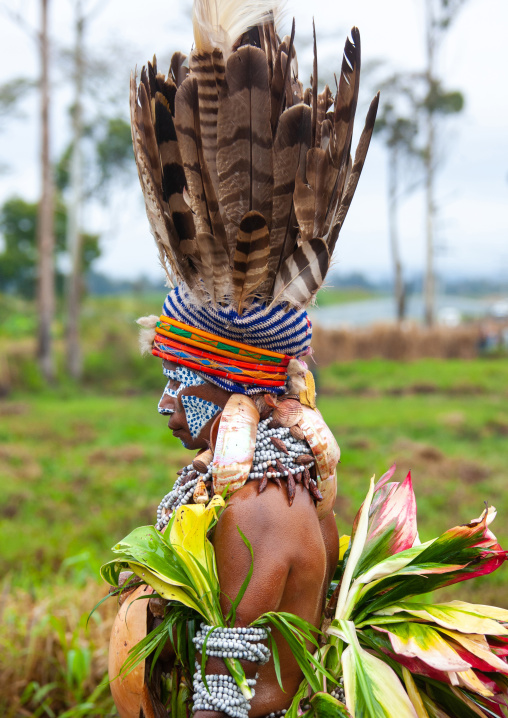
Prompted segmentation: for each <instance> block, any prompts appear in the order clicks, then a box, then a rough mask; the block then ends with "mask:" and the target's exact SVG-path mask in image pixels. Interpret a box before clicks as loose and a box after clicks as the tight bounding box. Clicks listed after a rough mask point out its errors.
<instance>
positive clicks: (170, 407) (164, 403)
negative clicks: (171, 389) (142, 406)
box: [157, 390, 175, 414]
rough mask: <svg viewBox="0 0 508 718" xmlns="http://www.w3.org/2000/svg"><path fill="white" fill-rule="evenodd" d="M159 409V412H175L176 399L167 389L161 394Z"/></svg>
mask: <svg viewBox="0 0 508 718" xmlns="http://www.w3.org/2000/svg"><path fill="white" fill-rule="evenodd" d="M157 409H158V411H159V414H173V413H174V411H175V399H174V398H173V397H172V396H170V395H169V394H168V393H167V392H166V390H164V393H163V395H162V396H161V399H160V401H159V405H158V407H157Z"/></svg>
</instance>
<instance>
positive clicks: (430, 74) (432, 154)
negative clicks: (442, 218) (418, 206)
mask: <svg viewBox="0 0 508 718" xmlns="http://www.w3.org/2000/svg"><path fill="white" fill-rule="evenodd" d="M465 2H466V0H424V3H425V47H426V69H425V73H424V81H425V85H426V91H425V98H424V101H423V103H422V109H423V111H424V116H425V148H424V154H423V158H424V165H425V202H426V261H425V290H424V291H425V323H426V324H427V325H429V326H431V325H432V324H433V323H434V320H435V267H434V258H435V257H434V255H435V231H436V230H435V227H436V211H437V207H436V201H435V171H436V165H437V147H436V145H437V129H438V128H437V121H438V118H439V115H440V114H441V115H442V114H449V113H450V112H460V110H461V109H462V107H463V104H464V98H463V96H462V95H461V93H460V92H446V91H445V90H443V88H442V86H441V82H440V81H439V79H438V78H437V70H436V65H437V56H438V52H439V49H440V47H441V45H442V43H443V40H444V39H445V37H446V33H447V31H448V30H449V29H450V27H451V25H452V23H453V21H454V20H455V18H456V16H457V14H458V12H459V10H460V9H461V7H462V5H464V3H465Z"/></svg>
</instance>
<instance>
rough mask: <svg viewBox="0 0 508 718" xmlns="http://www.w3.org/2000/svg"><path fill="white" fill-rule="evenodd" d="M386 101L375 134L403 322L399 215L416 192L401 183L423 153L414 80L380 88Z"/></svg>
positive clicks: (398, 78) (404, 78) (400, 78)
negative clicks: (404, 198) (380, 146)
mask: <svg viewBox="0 0 508 718" xmlns="http://www.w3.org/2000/svg"><path fill="white" fill-rule="evenodd" d="M379 89H380V90H381V96H382V97H383V98H384V102H383V103H382V109H381V113H380V114H379V115H378V117H377V119H376V125H375V128H374V132H375V134H377V135H378V136H381V137H382V139H383V141H384V143H385V146H386V150H387V159H388V232H389V237H390V251H391V256H392V265H393V278H394V281H393V284H394V296H395V306H396V312H397V321H399V322H400V321H402V320H403V319H404V316H405V310H406V290H405V286H406V285H405V282H404V276H403V269H402V260H401V253H400V244H399V232H398V212H399V202H400V199H401V195H402V194H403V193H404V191H406V192H407V191H408V190H409V189H414V184H413V185H412V186H408V184H407V182H406V183H405V185H404V183H403V182H402V177H401V175H402V174H403V172H404V170H405V169H406V168H407V167H408V166H409V165H411V164H413V162H414V160H415V159H419V157H420V151H419V148H418V146H417V144H416V137H417V134H418V122H417V119H416V118H417V106H418V99H417V97H416V95H415V94H414V90H413V78H412V77H411V76H409V75H404V74H401V73H397V74H395V75H392V76H391V77H389V78H388V79H387V80H385V81H384V82H383V83H382V84H381V86H380V88H379Z"/></svg>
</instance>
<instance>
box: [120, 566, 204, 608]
mask: <svg viewBox="0 0 508 718" xmlns="http://www.w3.org/2000/svg"><path fill="white" fill-rule="evenodd" d="M129 566H130V568H131V569H132V570H133V571H134V573H135V574H136V576H139V577H140V578H142V579H143V581H145V583H147V584H148V585H149V586H151V587H152V588H153V589H155V590H156V591H157V593H158V594H159V596H161V597H162V598H165V599H167V600H168V601H178V602H179V603H183V604H184V606H188V607H189V608H193V609H194V610H195V611H197V612H198V613H200V614H201V615H202V616H203V617H204V618H208V616H204V614H203V611H202V608H201V606H200V604H199V603H198V602H196V600H194V599H195V597H192V596H191V595H190V590H189V589H187V590H185V589H183V588H182V587H181V586H176V585H173V584H170V583H167V582H166V581H162V580H161V579H160V578H159V577H158V576H156V575H155V574H154V573H152V572H151V571H150V570H149V569H147V568H146V567H145V566H142V565H141V564H135V563H129Z"/></svg>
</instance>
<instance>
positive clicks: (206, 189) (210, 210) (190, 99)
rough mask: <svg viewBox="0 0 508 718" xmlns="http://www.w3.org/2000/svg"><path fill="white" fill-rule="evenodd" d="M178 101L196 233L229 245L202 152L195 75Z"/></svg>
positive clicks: (178, 123) (181, 90) (179, 131)
mask: <svg viewBox="0 0 508 718" xmlns="http://www.w3.org/2000/svg"><path fill="white" fill-rule="evenodd" d="M175 104H176V117H175V126H176V133H177V137H178V145H179V147H180V152H181V155H182V162H183V166H184V170H185V177H186V180H187V191H188V193H189V202H190V206H191V209H192V211H193V212H194V223H195V225H196V233H197V234H201V233H205V234H207V233H211V234H213V236H214V237H215V239H216V241H217V242H219V243H221V244H222V245H223V246H226V244H225V243H226V233H225V229H224V224H223V222H222V218H221V215H220V211H219V205H218V202H217V197H216V195H215V190H214V188H213V184H212V181H211V179H210V173H209V171H208V168H207V165H206V162H205V159H204V154H203V142H202V137H201V118H200V111H199V94H198V83H197V79H196V77H194V75H193V74H192V75H189V77H188V78H187V79H186V80H185V81H184V82H183V83H182V85H181V86H180V87H179V88H178V91H177V93H176V103H175Z"/></svg>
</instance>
